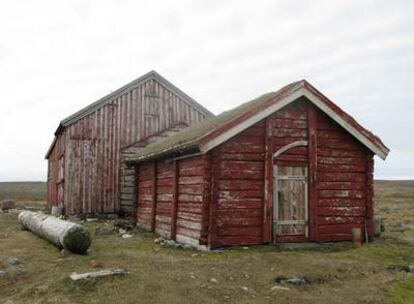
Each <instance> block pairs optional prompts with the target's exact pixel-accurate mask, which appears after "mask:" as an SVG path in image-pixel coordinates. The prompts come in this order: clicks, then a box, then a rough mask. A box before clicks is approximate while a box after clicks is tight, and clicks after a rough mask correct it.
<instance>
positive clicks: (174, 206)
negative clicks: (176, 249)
mask: <svg viewBox="0 0 414 304" xmlns="http://www.w3.org/2000/svg"><path fill="white" fill-rule="evenodd" d="M173 170H174V177H173V201H172V208H171V235H170V237H171V239H173V240H175V236H176V235H177V210H178V178H179V172H178V170H179V167H178V161H177V160H174V161H173Z"/></svg>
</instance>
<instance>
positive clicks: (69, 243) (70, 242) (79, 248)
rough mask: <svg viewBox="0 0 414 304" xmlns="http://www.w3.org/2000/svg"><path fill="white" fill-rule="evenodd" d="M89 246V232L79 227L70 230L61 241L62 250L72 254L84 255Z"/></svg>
mask: <svg viewBox="0 0 414 304" xmlns="http://www.w3.org/2000/svg"><path fill="white" fill-rule="evenodd" d="M90 245H91V237H90V235H89V232H88V231H87V230H86V229H85V228H83V227H81V226H74V227H72V228H70V229H69V230H68V231H67V232H66V233H65V235H64V236H63V239H62V246H63V248H65V249H67V250H69V251H72V252H74V253H79V254H86V252H87V250H88V248H89V246H90Z"/></svg>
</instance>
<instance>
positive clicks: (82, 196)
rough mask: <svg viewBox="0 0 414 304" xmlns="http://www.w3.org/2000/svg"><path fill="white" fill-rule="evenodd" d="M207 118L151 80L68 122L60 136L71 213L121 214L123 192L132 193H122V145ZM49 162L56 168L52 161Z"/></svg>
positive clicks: (127, 194) (65, 193)
mask: <svg viewBox="0 0 414 304" xmlns="http://www.w3.org/2000/svg"><path fill="white" fill-rule="evenodd" d="M204 118H205V114H203V113H202V112H201V111H199V110H198V109H196V108H195V107H193V106H191V105H190V104H189V103H188V102H186V101H184V100H183V98H181V97H180V96H178V95H177V94H175V93H173V92H172V91H171V90H169V89H167V88H166V87H165V86H163V85H162V84H161V83H159V82H158V81H156V80H154V79H151V80H148V81H147V82H145V83H143V84H142V85H140V86H138V87H136V88H134V89H131V90H129V91H128V92H126V93H124V94H122V95H120V96H119V97H117V98H115V99H114V100H112V101H111V102H109V103H107V104H106V105H105V106H103V107H101V108H99V109H97V110H95V111H94V112H92V113H90V114H88V115H87V116H85V117H83V118H81V119H80V120H78V121H76V122H74V123H73V124H71V125H69V126H67V127H66V128H65V129H64V132H63V134H60V135H59V136H58V137H59V138H63V141H64V146H65V176H64V181H65V187H64V189H65V192H64V201H65V208H66V213H67V214H76V213H112V212H118V211H119V210H120V201H121V196H122V195H125V196H126V197H128V198H130V196H131V193H121V191H120V184H119V182H120V151H121V149H122V148H124V147H128V146H129V145H131V144H133V143H135V142H138V141H140V140H142V139H144V138H146V137H149V136H151V135H152V134H156V133H159V132H162V131H163V130H167V129H169V128H171V127H173V126H175V125H177V124H179V123H184V124H186V125H192V124H195V123H197V122H200V121H201V120H203V119H204ZM59 140H60V139H59ZM55 149H56V147H55ZM50 164H51V170H50V171H51V172H53V170H54V169H53V168H52V167H53V166H54V164H53V161H52V160H50ZM50 175H51V178H52V173H50ZM53 182H56V180H54V181H51V183H50V184H51V185H53ZM51 187H52V186H51ZM51 191H52V190H51ZM51 199H52V192H51Z"/></svg>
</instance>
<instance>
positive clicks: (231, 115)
mask: <svg viewBox="0 0 414 304" xmlns="http://www.w3.org/2000/svg"><path fill="white" fill-rule="evenodd" d="M298 83H299V82H293V83H291V84H289V85H287V86H285V87H283V88H281V89H280V90H278V91H276V92H269V93H266V94H263V95H261V96H259V97H257V98H255V99H253V100H250V101H248V102H245V103H243V104H241V105H239V106H237V107H235V108H233V109H231V110H228V111H225V112H223V113H221V114H219V115H217V116H215V117H211V118H208V119H205V120H204V121H202V122H200V123H198V124H196V125H194V126H191V127H189V128H187V129H184V130H182V131H180V132H178V133H177V134H175V135H173V136H171V137H167V138H165V139H161V140H159V141H157V142H155V143H153V144H150V145H148V146H146V147H145V148H143V149H142V150H141V151H140V152H138V153H137V154H136V155H135V156H134V157H131V158H130V159H129V161H128V163H130V164H132V163H137V162H141V161H144V160H148V159H152V158H157V157H161V156H166V155H168V154H171V153H185V152H187V151H200V149H199V143H198V139H199V138H200V137H202V136H204V135H206V134H208V133H210V132H212V131H214V130H216V129H218V128H221V127H222V126H223V125H225V124H227V123H229V122H231V121H232V120H234V119H236V118H237V117H240V116H242V115H243V114H245V113H247V112H250V111H252V110H253V109H255V108H256V107H259V106H260V105H262V104H264V103H266V101H268V100H273V99H274V98H275V97H277V96H278V95H281V94H282V93H284V92H285V91H286V90H287V89H289V88H292V87H293V86H295V85H296V84H298Z"/></svg>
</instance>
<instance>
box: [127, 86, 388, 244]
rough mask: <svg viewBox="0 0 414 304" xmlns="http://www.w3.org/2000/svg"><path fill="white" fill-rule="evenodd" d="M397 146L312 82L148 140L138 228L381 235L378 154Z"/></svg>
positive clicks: (316, 236) (174, 233) (202, 233)
mask: <svg viewBox="0 0 414 304" xmlns="http://www.w3.org/2000/svg"><path fill="white" fill-rule="evenodd" d="M388 152H389V150H388V148H387V147H386V146H384V144H383V143H382V142H381V140H380V139H379V138H378V137H376V136H375V135H374V134H372V133H371V132H370V131H368V130H366V129H365V128H363V127H362V126H361V125H359V124H358V123H357V122H356V121H355V120H354V119H353V118H352V117H350V116H349V115H347V114H346V113H345V112H344V111H342V110H341V109H340V108H339V107H338V106H336V105H335V104H334V103H333V102H331V101H330V100H329V99H328V98H327V97H325V96H324V95H323V94H322V93H320V92H319V91H318V90H317V89H315V88H314V87H313V86H311V85H310V84H309V83H308V82H306V81H305V80H303V81H299V82H295V83H292V84H290V85H288V86H286V87H284V88H282V89H280V90H279V91H277V92H273V93H269V94H265V95H263V96H260V97H259V98H257V99H255V100H252V101H250V102H248V103H245V104H243V105H241V106H239V107H237V108H235V109H233V110H231V111H227V112H224V113H222V114H221V115H218V116H217V117H214V118H210V119H207V120H205V121H203V122H201V123H199V124H197V125H195V126H193V127H190V128H188V129H186V130H183V131H181V132H179V133H177V134H176V135H174V136H172V137H170V138H167V139H164V140H161V141H159V142H156V143H154V144H152V145H149V146H147V147H145V148H144V149H143V150H141V151H140V152H139V153H137V154H136V155H135V157H133V158H132V159H131V160H130V161H129V165H130V166H131V165H132V166H135V168H136V187H137V189H136V191H135V192H136V195H137V198H136V202H137V205H136V211H135V215H136V221H137V225H138V226H141V227H144V228H147V229H149V230H152V231H155V232H156V233H158V234H160V235H163V236H166V237H168V238H172V239H175V240H177V241H179V242H182V243H188V244H192V245H195V246H207V247H209V248H214V247H219V246H227V245H241V244H263V243H269V242H303V241H339V240H350V239H351V229H352V228H354V227H360V228H361V229H362V232H363V233H364V232H366V234H367V235H368V237H369V239H372V238H373V156H374V154H376V155H378V156H379V157H380V158H382V159H385V158H386V156H387V154H388Z"/></svg>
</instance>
